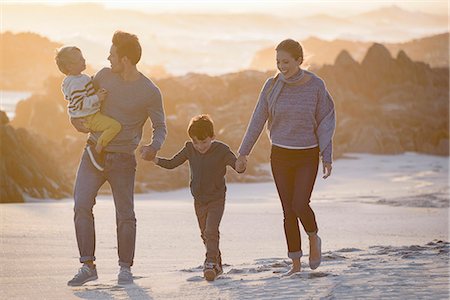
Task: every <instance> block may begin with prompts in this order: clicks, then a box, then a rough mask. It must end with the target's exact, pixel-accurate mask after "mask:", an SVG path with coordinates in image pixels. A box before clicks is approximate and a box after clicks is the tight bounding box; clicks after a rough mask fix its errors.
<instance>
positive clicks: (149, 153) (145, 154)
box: [139, 145, 158, 161]
mask: <svg viewBox="0 0 450 300" xmlns="http://www.w3.org/2000/svg"><path fill="white" fill-rule="evenodd" d="M139 152H140V153H141V158H142V159H143V160H148V161H153V159H155V156H156V152H158V151H156V150H155V149H153V147H152V146H150V145H148V146H142V147H141V148H140V149H139Z"/></svg>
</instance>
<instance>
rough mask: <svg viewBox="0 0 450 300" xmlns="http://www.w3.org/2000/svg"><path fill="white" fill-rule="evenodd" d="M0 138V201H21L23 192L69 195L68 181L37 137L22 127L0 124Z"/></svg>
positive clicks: (52, 196)
mask: <svg viewBox="0 0 450 300" xmlns="http://www.w3.org/2000/svg"><path fill="white" fill-rule="evenodd" d="M0 140H1V141H2V143H1V151H0V168H1V169H0V173H1V179H2V180H1V192H0V203H6V202H23V201H24V195H27V196H30V197H33V198H53V199H60V198H63V197H68V196H70V194H71V191H72V184H71V183H70V182H69V181H68V180H67V177H66V176H65V175H64V173H63V172H62V170H61V168H60V167H59V165H58V163H57V162H56V161H55V160H54V159H53V157H52V156H51V155H50V154H49V153H48V152H47V151H48V150H47V149H44V147H42V144H43V142H42V141H41V140H40V138H37V137H35V136H32V135H30V134H29V133H28V132H27V131H26V130H25V129H23V128H19V129H14V128H13V127H11V126H10V125H1V126H0Z"/></svg>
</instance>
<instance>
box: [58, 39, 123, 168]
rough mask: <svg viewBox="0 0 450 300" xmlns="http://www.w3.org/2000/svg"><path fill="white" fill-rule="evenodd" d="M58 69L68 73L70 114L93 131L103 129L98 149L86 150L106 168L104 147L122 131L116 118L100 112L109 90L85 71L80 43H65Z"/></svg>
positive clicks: (65, 84)
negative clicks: (98, 83)
mask: <svg viewBox="0 0 450 300" xmlns="http://www.w3.org/2000/svg"><path fill="white" fill-rule="evenodd" d="M55 60H56V64H57V65H58V68H59V70H60V71H61V72H62V73H63V74H65V75H67V76H66V77H65V78H64V80H63V83H62V92H63V94H64V98H65V99H66V100H67V101H69V104H68V105H67V108H68V113H69V116H70V117H71V118H83V119H84V120H85V121H84V126H85V127H86V128H88V129H90V130H92V131H102V134H101V135H100V137H99V139H98V141H97V144H96V146H95V151H92V149H91V147H90V146H87V148H86V150H87V152H88V154H89V158H90V159H91V162H92V164H93V165H94V167H96V168H97V169H98V170H99V171H103V162H102V156H101V152H102V149H103V148H104V147H105V146H106V145H108V143H109V142H110V141H111V140H112V139H113V138H114V137H115V136H116V135H117V134H118V133H119V131H120V130H121V129H122V126H121V125H120V123H119V122H117V121H116V120H114V119H112V118H110V117H107V116H105V115H103V114H102V113H100V104H101V102H102V101H104V100H105V98H106V95H107V91H106V90H105V89H101V90H99V91H97V92H95V91H94V85H93V83H92V80H91V78H90V77H89V76H87V75H85V74H82V73H81V72H83V71H84V70H85V69H86V63H85V60H84V57H83V54H82V53H81V50H80V49H78V48H77V47H63V48H61V49H60V50H59V51H58V52H57V54H56V57H55Z"/></svg>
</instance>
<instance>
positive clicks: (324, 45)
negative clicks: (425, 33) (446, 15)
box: [249, 32, 449, 71]
mask: <svg viewBox="0 0 450 300" xmlns="http://www.w3.org/2000/svg"><path fill="white" fill-rule="evenodd" d="M301 44H302V46H303V50H304V54H305V55H304V56H305V65H309V66H311V67H313V68H319V67H321V66H323V65H327V64H328V65H329V64H332V63H333V62H334V61H336V58H337V56H338V55H339V53H341V52H342V51H343V50H346V51H348V53H349V54H350V55H351V56H352V57H353V58H354V59H355V60H356V61H358V62H361V61H362V60H363V58H364V56H365V54H366V52H367V50H368V49H369V48H370V47H371V46H372V44H373V43H371V42H361V41H351V40H341V39H336V40H333V41H327V40H322V39H319V38H316V37H310V38H307V39H306V40H302V41H301ZM384 46H385V47H386V48H387V49H388V51H389V52H390V54H391V55H392V56H396V55H397V53H399V52H400V51H403V52H405V53H406V54H407V55H408V56H409V57H410V58H411V59H412V60H414V61H422V62H424V63H426V64H429V65H430V66H431V67H433V68H442V67H444V68H446V67H447V66H448V65H449V55H448V53H449V33H448V32H446V33H442V34H437V35H433V36H430V37H425V38H420V39H414V40H411V41H408V42H405V43H387V44H384ZM275 47H276V45H273V46H272V47H269V48H265V49H261V50H259V51H257V52H256V53H255V55H254V57H253V59H252V61H251V63H250V66H249V67H250V68H251V69H254V70H261V71H266V70H274V69H275V67H276V66H275V63H274V57H275Z"/></svg>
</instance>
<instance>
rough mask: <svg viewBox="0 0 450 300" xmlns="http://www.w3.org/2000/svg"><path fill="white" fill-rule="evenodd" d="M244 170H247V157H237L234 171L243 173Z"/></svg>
mask: <svg viewBox="0 0 450 300" xmlns="http://www.w3.org/2000/svg"><path fill="white" fill-rule="evenodd" d="M245 169H247V156H246V155H239V156H238V158H237V160H236V171H237V172H238V173H244V171H245Z"/></svg>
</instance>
